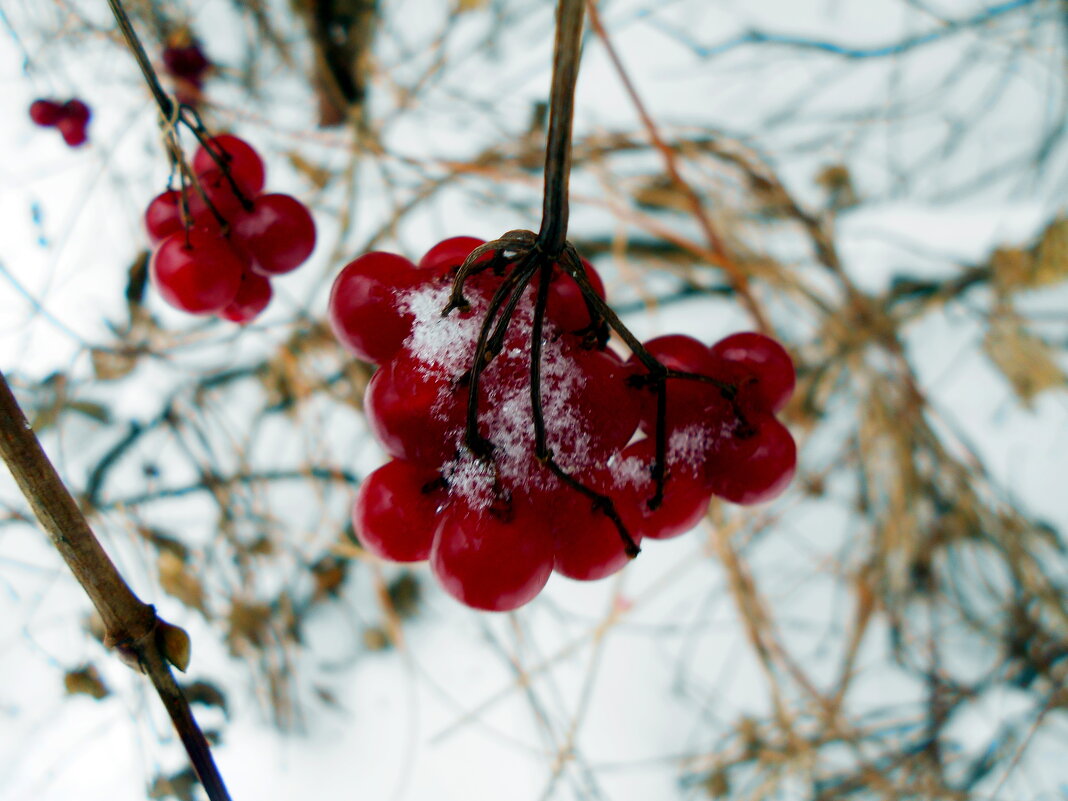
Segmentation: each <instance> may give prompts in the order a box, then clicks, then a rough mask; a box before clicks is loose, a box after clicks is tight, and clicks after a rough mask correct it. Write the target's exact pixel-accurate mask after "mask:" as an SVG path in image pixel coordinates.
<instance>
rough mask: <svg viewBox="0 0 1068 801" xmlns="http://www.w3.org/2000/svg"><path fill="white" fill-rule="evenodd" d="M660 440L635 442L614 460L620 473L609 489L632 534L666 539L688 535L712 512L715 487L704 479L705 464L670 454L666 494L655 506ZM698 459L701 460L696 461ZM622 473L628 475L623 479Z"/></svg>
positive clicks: (617, 472)
mask: <svg viewBox="0 0 1068 801" xmlns="http://www.w3.org/2000/svg"><path fill="white" fill-rule="evenodd" d="M655 457H656V442H655V440H653V439H652V438H650V439H643V440H638V441H637V442H632V443H631V444H630V445H628V446H627V447H626V448H624V449H623V450H622V451H621V452H620V454H619V455H618V456H617V457H616V458H615V459H613V460H612V463H611V464H610V468H615V472H616V474H617V478H616V481H615V482H614V484H615V486H614V488H606V489H605V491H606V492H607V493H608V494H609V495H610V496H611V497H612V498H613V500H615V501H616V504H617V507H618V509H619V512H620V516H621V517H622V518H623V523H624V524H625V525H626V527H627V531H628V532H629V533H630V534H631V536H639V537H647V538H649V539H654V540H666V539H671V538H672V537H677V536H679V535H680V534H685V533H686V532H687V531H690V530H691V529H692V528H693V527H694V526H696V525H697V524H698V523H699V522H700V521H701V518H703V517H704V516H705V513H706V512H707V511H708V503H709V501H710V500H711V499H712V490H711V489H709V487H708V486H707V483H706V482H705V480H704V476H703V471H702V466H703V463H698V464H695V463H693V462H690V461H687V460H686V459H682V458H677V457H676V458H672V455H671V453H670V452H669V453H668V459H667V467H666V472H665V474H664V476H665V481H664V496H663V499H662V501H661V503H660V505H659V506H657V507H656V508H655V509H651V508H650V507H649V501H650V500H652V498H653V497H654V496H655V494H656V482H655V481H654V480H653V472H652V468H653V463H654V461H655ZM695 461H697V460H695ZM620 476H625V479H624V480H620V478H619V477H620Z"/></svg>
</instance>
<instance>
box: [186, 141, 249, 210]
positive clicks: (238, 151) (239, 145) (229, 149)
mask: <svg viewBox="0 0 1068 801" xmlns="http://www.w3.org/2000/svg"><path fill="white" fill-rule="evenodd" d="M206 144H207V146H208V147H210V148H211V152H208V150H207V149H206V148H205V145H203V144H202V145H201V146H200V147H198V148H197V151H196V153H194V154H193V172H195V173H196V174H197V175H203V174H204V173H206V172H208V171H210V170H221V169H222V164H221V163H225V164H226V165H227V166H228V167H229V170H230V175H232V176H233V178H234V181H235V182H236V183H237V185H238V186H239V187H240V188H241V191H242V192H243V193H245V195H247V196H249V199H252V198H253V197H255V196H256V195H258V194H259V193H260V192H261V191H262V190H263V183H264V178H265V170H264V167H263V159H261V158H260V155H259V153H257V152H256V149H255V148H254V147H252V145H250V144H249V143H248V142H246V141H245V140H244V139H240V138H238V137H236V136H234V135H233V134H222V135H221V136H216V137H214V138H212V139H208V140H207V143H206ZM212 154H214V157H213V155H212Z"/></svg>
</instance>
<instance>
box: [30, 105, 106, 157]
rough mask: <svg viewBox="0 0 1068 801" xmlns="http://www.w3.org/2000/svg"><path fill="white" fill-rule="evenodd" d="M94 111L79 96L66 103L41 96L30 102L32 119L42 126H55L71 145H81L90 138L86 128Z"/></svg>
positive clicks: (64, 139)
mask: <svg viewBox="0 0 1068 801" xmlns="http://www.w3.org/2000/svg"><path fill="white" fill-rule="evenodd" d="M90 117H92V112H91V111H90V110H89V106H87V105H85V103H83V102H82V101H81V100H79V99H78V98H72V99H70V100H68V101H66V102H65V103H60V102H58V101H56V100H48V99H45V98H40V99H38V100H34V101H33V102H32V103H31V104H30V119H31V120H33V122H34V124H35V125H40V126H41V127H42V128H55V129H56V130H58V131H59V134H60V136H62V137H63V141H64V142H66V143H67V145H68V146H69V147H79V146H81V145H84V144H85V143H86V142H87V141H88V140H89V134H88V133H87V131H86V129H87V128H88V127H89V119H90Z"/></svg>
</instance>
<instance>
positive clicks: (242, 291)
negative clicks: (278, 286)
mask: <svg viewBox="0 0 1068 801" xmlns="http://www.w3.org/2000/svg"><path fill="white" fill-rule="evenodd" d="M271 294H272V292H271V282H270V281H268V280H267V279H266V278H264V277H263V276H262V275H258V274H256V273H254V272H252V270H245V271H244V273H242V275H241V286H239V287H238V288H237V296H236V297H235V298H234V299H233V300H232V301H231V302H230V305H228V306H227V307H226V308H225V309H223V310H222V311H221V312H219V316H220V317H222V318H224V319H226V320H229V321H230V322H233V323H242V324H244V323H250V322H252V321H253V320H255V319H256V318H257V317H259V315H260V312H262V311H263V310H264V309H266V308H267V304H269V303H270V302H271Z"/></svg>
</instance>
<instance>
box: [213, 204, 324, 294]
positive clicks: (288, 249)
mask: <svg viewBox="0 0 1068 801" xmlns="http://www.w3.org/2000/svg"><path fill="white" fill-rule="evenodd" d="M232 235H233V238H234V240H235V241H236V242H237V243H238V244H239V246H240V247H242V248H243V249H244V250H245V251H247V252H248V254H249V256H251V257H252V269H253V270H255V271H256V272H258V273H260V274H261V275H266V276H273V275H282V274H283V273H288V272H290V271H291V270H295V269H297V267H299V266H300V265H302V264H303V263H304V262H305V261H307V259H308V257H309V256H310V255H311V253H312V251H313V250H314V249H315V221H314V220H313V219H312V216H311V214H310V213H309V212H308V209H307V208H306V207H305V206H304V204H303V203H301V202H300V201H299V200H297V199H296V198H295V197H291V196H289V195H280V194H274V195H260V196H259V197H258V198H256V200H255V201H253V204H252V211H249V212H243V213H239V214H238V215H237V216H236V218H235V219H234V221H233V228H232Z"/></svg>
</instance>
